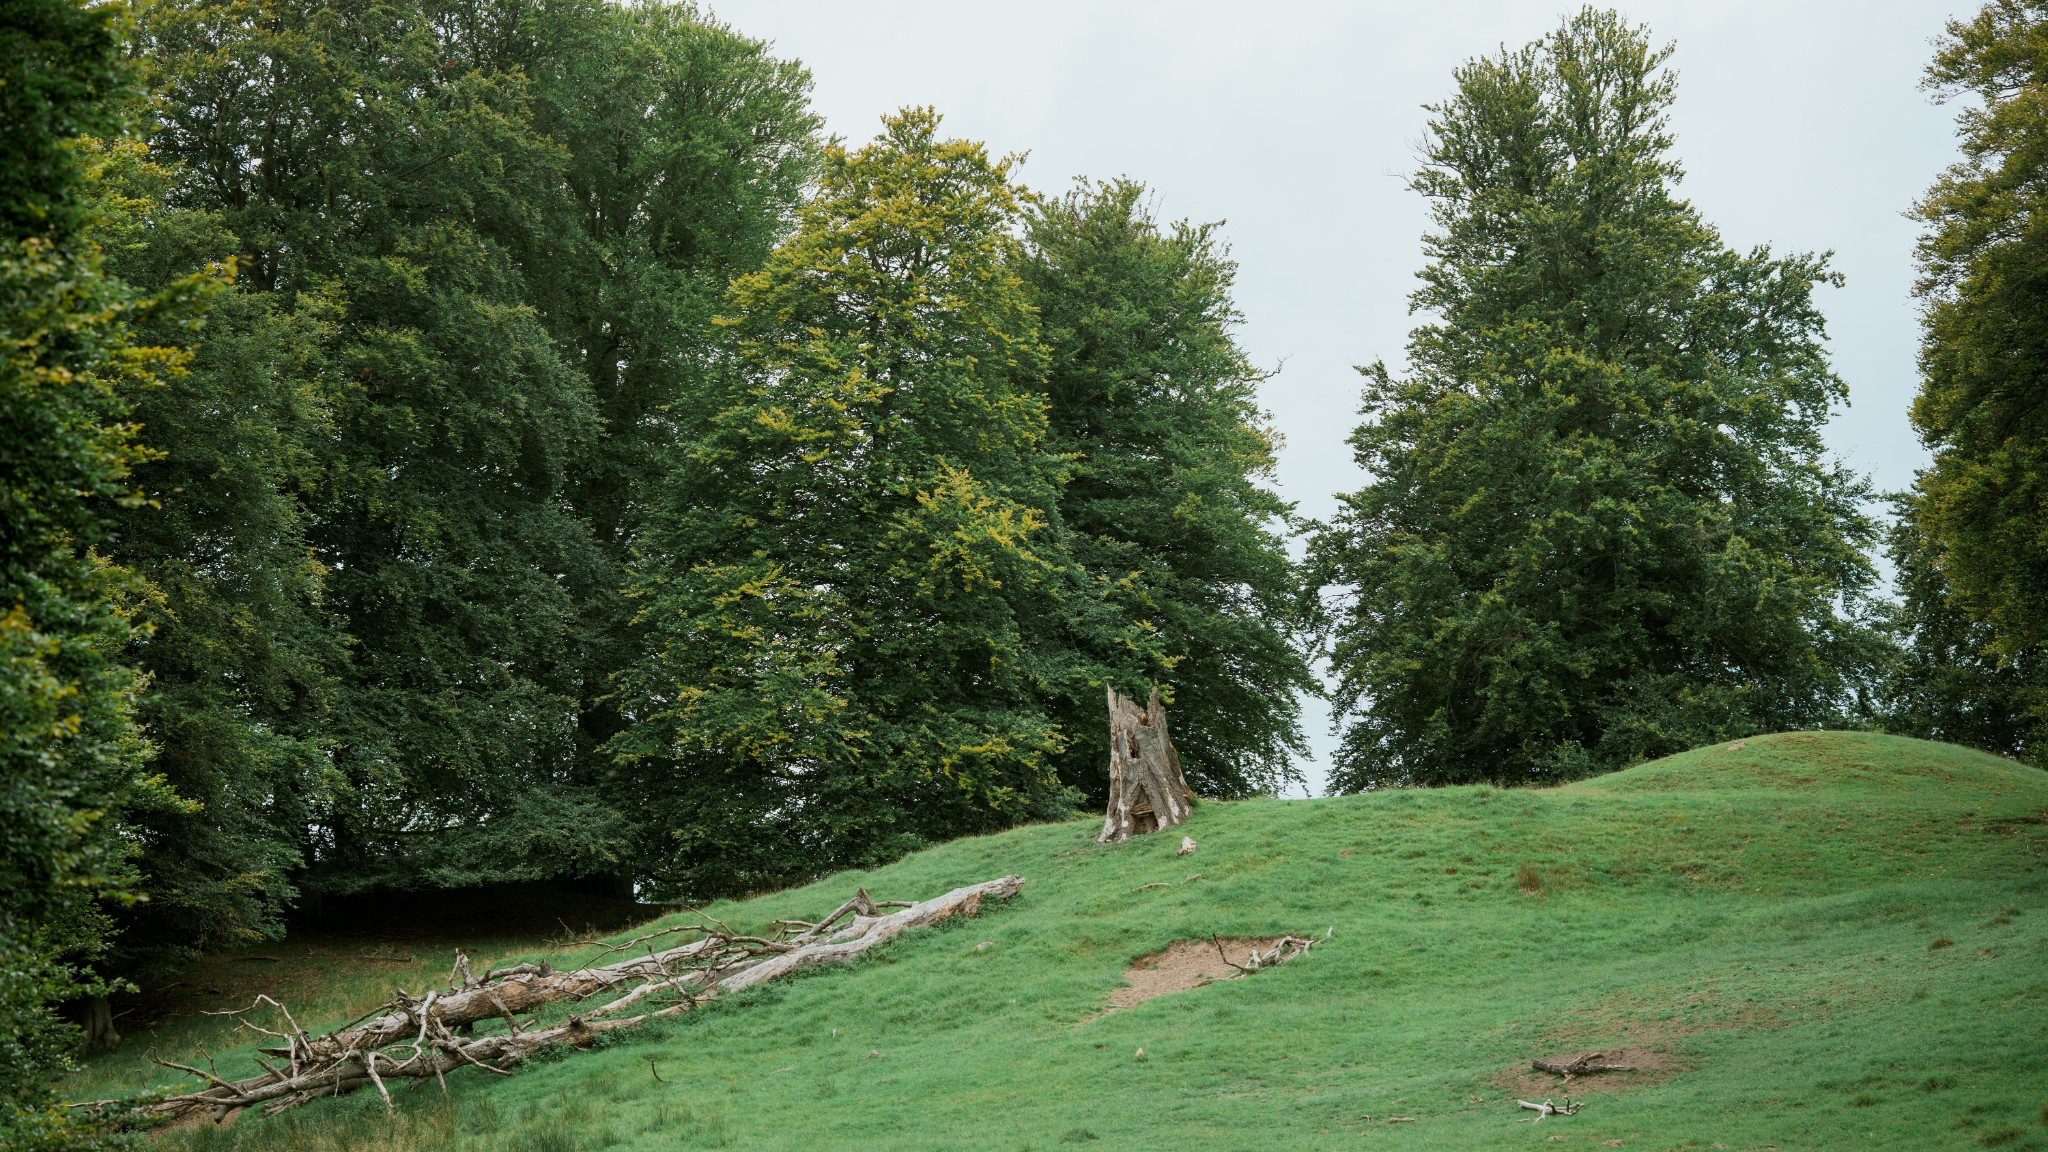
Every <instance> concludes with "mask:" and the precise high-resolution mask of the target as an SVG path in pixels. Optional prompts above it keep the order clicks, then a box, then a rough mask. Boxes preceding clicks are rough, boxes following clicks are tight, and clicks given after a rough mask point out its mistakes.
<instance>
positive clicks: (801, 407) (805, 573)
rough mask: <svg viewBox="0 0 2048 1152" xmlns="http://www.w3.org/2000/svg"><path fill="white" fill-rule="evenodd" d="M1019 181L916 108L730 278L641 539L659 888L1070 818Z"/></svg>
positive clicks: (716, 884) (644, 789)
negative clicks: (698, 406) (751, 265)
mask: <svg viewBox="0 0 2048 1152" xmlns="http://www.w3.org/2000/svg"><path fill="white" fill-rule="evenodd" d="M1008 168H1009V163H1008V161H996V160H991V159H990V158H989V157H988V156H987V154H986V153H985V152H984V151H983V149H982V148H981V147H980V146H979V145H977V144H972V143H968V142H965V141H957V140H946V139H943V138H941V137H940V136H939V135H938V117H937V116H936V114H934V113H932V112H930V111H928V110H922V109H912V110H908V111H906V112H904V113H902V114H901V115H899V116H896V117H892V118H890V119H888V120H887V121H885V127H884V132H883V133H882V135H881V136H880V137H878V138H877V139H876V140H875V141H874V142H872V143H870V144H869V145H867V146H865V147H863V148H860V149H856V150H847V149H843V148H838V147H833V148H828V149H827V150H826V152H825V155H824V163H823V173H822V177H821V183H820V186H819V188H818V189H817V192H816V194H815V196H814V197H813V199H812V200H811V201H810V203H808V204H807V205H806V206H805V207H804V209H803V211H802V213H801V215H800V217H799V225H798V229H797V231H796V233H795V234H794V235H793V236H791V237H790V239H789V240H788V241H786V242H785V243H784V244H783V245H781V246H780V247H779V248H777V249H776V251H775V252H774V254H773V255H772V256H770V257H769V259H768V261H767V263H766V265H765V267H763V268H762V270H761V271H759V272H757V273H754V274H752V275H749V276H746V277H742V278H741V279H739V280H737V281H736V282H735V283H734V285H733V289H732V292H731V295H730V296H729V298H728V301H727V305H726V310H725V314H724V319H723V320H722V323H723V324H724V325H725V326H726V327H727V330H728V331H729V332H730V334H731V339H732V344H733V349H734V354H733V358H732V360H731V362H730V364H729V365H728V367H727V370H726V371H722V372H720V373H718V374H717V375H716V376H715V377H714V378H713V382H712V388H711V392H710V397H711V403H709V404H708V405H706V407H705V409H704V414H703V415H702V416H701V417H699V418H698V419H699V420H701V423H696V424H691V425H685V426H684V429H683V433H682V436H681V438H680V440H681V445H680V446H681V449H682V450H681V451H680V452H679V454H678V457H677V459H676V463H675V466H674V470H673V471H672V472H671V474H670V477H669V481H668V485H669V488H668V491H667V493H666V494H665V499H664V503H663V513H662V514H661V515H660V516H658V517H656V518H655V519H654V520H653V521H652V523H651V524H650V528H649V531H648V534H647V537H646V540H645V541H644V543H643V546H642V559H641V561H640V563H639V565H638V576H639V580H638V583H637V585H636V591H637V593H638V595H639V596H640V597H641V598H642V600H643V607H642V610H641V614H640V620H641V621H642V623H643V624H644V625H645V626H646V627H648V628H649V629H650V630H651V631H652V632H653V633H654V635H655V636H656V638H657V640H656V644H657V655H656V656H655V657H654V658H652V659H650V660H648V661H646V662H644V663H643V664H641V665H640V666H639V667H638V668H636V669H635V670H634V671H633V672H632V673H631V674H629V676H628V677H627V680H626V684H627V690H626V693H625V704H624V710H625V711H626V713H627V714H628V715H629V716H630V717H631V718H632V719H633V720H634V722H635V727H634V728H633V729H631V730H629V731H628V732H626V733H625V734H623V735H622V736H621V737H619V738H617V739H616V740H615V741H614V744H613V747H614V748H615V749H616V750H617V752H618V753H619V755H620V757H621V762H622V772H624V773H626V774H628V775H630V777H631V778H632V780H633V785H632V787H633V788H634V789H635V791H636V792H637V793H638V794H639V795H642V796H644V797H646V798H647V801H648V803H647V806H646V808H645V827H646V829H647V831H646V835H645V842H646V843H647V844H648V845H649V846H650V852H651V853H656V854H655V855H651V856H650V858H649V859H650V864H651V870H652V871H653V872H654V873H655V874H656V876H658V877H659V878H660V879H661V880H662V881H664V882H665V883H666V884H669V885H674V886H676V887H677V888H679V889H682V890H688V891H703V890H706V889H713V890H724V889H730V888H732V887H747V886H758V885H759V884H762V883H769V882H781V881H783V880H786V879H789V878H792V877H795V876H801V875H806V874H809V873H812V872H815V871H819V870H823V869H829V868H835V867H845V866H850V865H854V864H859V863H865V862H872V861H874V860H878V859H883V858H886V857H887V856H890V855H893V854H895V853H897V852H900V851H902V850H904V849H905V848H906V847H908V846H910V845H912V844H915V843H918V842H922V841H926V840H933V839H938V838H942V837H946V836H951V835H956V834H958V833H961V832H965V831H972V830H976V829H983V828H992V827H1000V826H1002V825H1004V824H1007V823H1011V822H1014V821H1016V820H1018V819H1021V818H1024V817H1027V816H1032V815H1037V814H1042V813H1049V812H1055V811H1059V810H1060V809H1061V807H1062V805H1063V804H1064V803H1065V800H1066V796H1067V793H1066V791H1065V789H1064V788H1063V786H1062V785H1061V784H1060V782H1059V781H1058V779H1057V778H1056V776H1055V774H1054V772H1053V770H1052V766H1051V757H1052V756H1053V755H1055V754H1056V753H1057V752H1058V751H1059V750H1060V749H1062V748H1063V747H1064V746H1065V745H1066V742H1067V737H1066V736H1064V735H1063V734H1062V733H1060V731H1059V730H1058V728H1057V726H1056V725H1054V724H1053V723H1052V722H1051V721H1050V719H1049V718H1048V717H1047V715H1046V706H1047V705H1046V701H1047V699H1048V697H1049V696H1052V695H1054V694H1056V693H1058V692H1060V691H1061V690H1062V689H1063V688H1064V687H1065V686H1066V684H1067V682H1068V681H1069V680H1070V679H1072V678H1073V677H1074V675H1075V668H1076V665H1077V664H1079V665H1085V663H1086V661H1085V658H1083V657H1080V656H1079V655H1078V654H1077V653H1075V652H1074V651H1073V649H1072V646H1071V641H1070V640H1069V639H1068V637H1067V636H1066V635H1065V634H1064V629H1065V627H1066V626H1067V625H1068V623H1069V621H1070V619H1071V617H1072V616H1073V615H1074V612H1073V610H1072V609H1071V608H1070V604H1069V599H1068V598H1069V597H1070V596H1072V597H1077V598H1079V599H1081V600H1083V601H1085V600H1086V596H1087V592H1086V585H1085V582H1083V581H1082V579H1081V577H1080V575H1079V574H1078V572H1077V571H1076V567H1075V565H1074V562H1073V561H1072V559H1071V558H1070V557H1069V556H1068V555H1067V554H1066V553H1065V550H1064V546H1063V540H1062V537H1061V535H1060V533H1059V532H1058V531H1057V529H1056V526H1055V525H1054V524H1053V522H1052V521H1051V520H1050V519H1049V518H1048V512H1047V510H1048V509H1049V508H1050V506H1051V504H1052V496H1053V493H1054V491H1055V486H1056V484H1057V482H1058V479H1059V472H1060V462H1059V461H1058V460H1057V459H1056V458H1055V457H1053V456H1052V455H1050V454H1049V453H1047V452H1046V451H1045V450H1044V448H1043V446H1042V445H1043V441H1044V439H1045V434H1046V433H1045V417H1044V407H1043V401H1042V400H1041V399H1040V398H1039V395H1038V393H1037V391H1036V386H1037V383H1038V378H1039V376H1040V374H1041V373H1042V372H1043V370H1044V367H1043V366H1044V356H1045V353H1044V349H1043V346H1042V345H1041V344H1040V342H1039V339H1038V329H1037V322H1036V317H1035V315H1034V314H1033V312H1032V309H1031V307H1030V304H1029V301H1028V299H1027V298H1026V296H1025V294H1024V291H1023V287H1022V285H1021V284H1020V283H1019V281H1018V279H1017V276H1016V273H1015V271H1014V263H1015V242H1014V240H1013V239H1012V236H1011V228H1012V227H1013V225H1014V224H1015V222H1016V219H1017V214H1018V196H1017V193H1016V192H1015V190H1014V189H1013V188H1012V187H1011V186H1010V183H1009V180H1008ZM677 415H678V416H683V417H687V415H688V414H687V413H680V412H679V413H677ZM693 433H694V434H693Z"/></svg>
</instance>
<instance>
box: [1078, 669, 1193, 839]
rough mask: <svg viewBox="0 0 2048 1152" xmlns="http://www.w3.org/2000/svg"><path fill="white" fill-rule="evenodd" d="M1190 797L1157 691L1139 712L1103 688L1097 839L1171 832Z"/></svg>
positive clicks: (1189, 809)
mask: <svg viewBox="0 0 2048 1152" xmlns="http://www.w3.org/2000/svg"><path fill="white" fill-rule="evenodd" d="M1194 803H1195V793H1194V791H1193V790H1192V789H1190V788H1189V787H1188V781H1187V777H1186V776H1184V775H1182V774H1181V768H1180V753H1179V752H1178V751H1177V750H1176V749H1175V748H1174V746H1173V739H1172V738H1171V737H1170V736H1169V735H1167V731H1166V706H1165V705H1164V704H1162V703H1160V701H1159V689H1157V688H1154V689H1152V697H1151V699H1150V700H1149V701H1147V703H1146V705H1145V707H1144V709H1143V710H1140V709H1139V708H1138V705H1137V702H1136V701H1134V700H1132V699H1130V698H1129V697H1127V696H1121V695H1119V694H1118V693H1117V690H1116V689H1115V688H1111V689H1109V811H1108V813H1107V814H1105V815H1104V817H1103V820H1102V834H1101V835H1099V836H1097V837H1096V839H1097V840H1098V841H1112V840H1125V839H1129V838H1130V837H1132V836H1138V835H1143V834H1144V833H1147V832H1156V831H1158V830H1159V829H1161V828H1172V827H1174V826H1176V825H1178V824H1181V823H1183V822H1185V821H1186V820H1187V818H1188V814H1189V813H1190V812H1192V811H1193V810H1194Z"/></svg>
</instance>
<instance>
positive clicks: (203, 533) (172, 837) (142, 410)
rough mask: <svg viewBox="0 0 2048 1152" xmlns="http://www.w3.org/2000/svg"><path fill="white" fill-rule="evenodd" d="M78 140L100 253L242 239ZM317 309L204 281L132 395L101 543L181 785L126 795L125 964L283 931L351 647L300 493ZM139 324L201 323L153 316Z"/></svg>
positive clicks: (157, 744) (148, 255)
mask: <svg viewBox="0 0 2048 1152" xmlns="http://www.w3.org/2000/svg"><path fill="white" fill-rule="evenodd" d="M88 155H89V157H90V160H91V177H92V179H91V186H92V194H93V197H94V199H95V201H96V207H97V213H96V215H97V220H96V222H95V225H94V228H93V236H94V238H95V240H96V242H97V243H98V245H99V246H100V249H101V251H102V252H103V253H104V254H105V257H106V267H107V270H108V271H109V272H110V273H112V274H114V275H117V276H119V277H120V279H121V280H122V281H123V282H124V283H126V284H128V285H130V286H132V287H134V288H136V289H139V290H141V291H144V292H163V291H166V290H169V289H172V288H174V287H175V286H176V285H177V284H179V283H180V282H181V281H183V280H184V279H186V278H188V277H190V276H192V275H194V273H195V271H196V270H202V269H207V268H221V269H226V268H228V267H230V266H231V264H232V261H233V260H234V258H235V255H236V249H237V247H238V246H237V245H236V243H235V239H234V237H233V236H232V235H231V234H230V233H228V232H227V231H226V229H225V228H223V227H222V226H221V224H220V221H219V216H218V214H217V213H214V212H209V211H206V210H203V209H197V208H181V207H176V206H173V205H172V204H170V203H169V202H168V201H169V196H170V194H171V191H172V189H173V188H174V187H175V185H176V176H175V173H173V172H171V171H170V170H168V169H166V168H164V167H163V166H161V165H159V164H157V163H155V162H153V161H152V160H151V159H150V157H149V156H148V154H147V151H146V149H145V146H144V145H143V144H142V142H140V141H137V140H117V141H113V142H110V143H106V144H101V145H97V146H95V147H94V148H93V149H91V150H90V152H89V153H88ZM321 309H322V305H321V304H320V303H319V302H318V301H308V302H307V303H306V304H305V306H304V307H303V308H302V309H297V310H287V309H284V308H281V307H280V306H279V301H278V299H277V297H276V294H274V293H264V292H234V291H217V292H213V293H211V294H209V296H208V297H207V299H206V304H205V308H204V311H203V312H202V313H200V314H199V316H198V317H197V318H198V320H199V321H200V322H201V328H200V331H199V332H198V334H197V335H198V345H197V348H196V350H195V353H194V355H193V356H192V358H191V360H190V361H189V362H188V363H187V364H186V366H185V370H184V371H182V372H179V373H177V374H176V375H174V376H172V377H170V378H169V379H168V380H166V381H165V382H164V383H163V384H162V385H161V386H159V387H155V388H150V389H147V390H144V391H141V392H139V393H136V394H135V395H134V396H133V397H132V400H131V403H130V414H131V417H132V419H133V420H134V422H135V424H136V425H137V427H138V429H139V431H138V436H139V439H140V440H141V442H142V443H143V445H144V446H145V448H146V455H145V458H144V459H143V460H142V461H141V462H140V463H139V464H138V465H137V467H136V468H135V470H134V479H135V482H136V485H137V487H138V488H139V489H140V492H141V495H142V496H143V497H144V498H145V499H144V500H142V501H137V502H130V503H129V504H127V505H126V506H124V507H121V508H118V509H116V510H115V511H114V513H113V515H112V518H111V521H112V522H111V524H110V529H111V530H110V534H109V537H108V547H109V549H110V550H111V552H112V554H113V555H114V557H115V558H116V559H118V560H119V561H120V562H121V564H122V565H123V566H125V567H127V568H128V569H129V570H131V571H132V572H134V573H135V574H136V575H137V576H139V577H141V578H142V579H144V580H146V581H147V582H148V588H149V594H148V595H147V596H145V597H144V598H142V600H141V602H140V604H139V605H138V617H139V620H140V622H141V623H142V625H143V627H142V628H141V629H140V630H139V631H138V632H137V634H136V637H135V639H134V641H133V642H132V643H131V644H130V646H129V648H128V651H127V653H126V656H127V658H128V659H129V660H130V661H131V662H132V663H134V665H135V666H136V667H137V668H138V669H140V670H141V671H142V672H144V673H145V674H147V676H148V678H149V679H148V689H147V691H146V692H144V693H143V695H142V697H141V701H140V709H139V711H138V717H139V719H140V720H141V722H142V725H143V729H144V731H145V732H146V733H147V734H148V737H149V739H150V742H151V744H152V745H153V746H154V749H155V756H154V759H153V765H154V768H155V770H156V772H157V773H159V774H160V775H161V776H162V777H163V778H164V779H165V781H166V782H167V783H168V784H169V785H170V786H171V788H172V789H174V790H175V791H176V793H177V794H178V796H179V797H180V798H181V799H182V800H183V801H184V802H183V803H180V804H176V805H158V806H154V807H151V808H148V809H143V810H137V811H133V812H129V813H126V814H124V818H123V821H122V823H123V831H124V834H125V835H126V836H127V837H128V838H129V839H130V840H131V841H132V842H134V843H135V844H137V845H138V846H139V847H140V849H141V851H140V853H139V855H138V867H139V870H140V873H141V876H140V884H141V887H142V889H143V891H145V892H146V893H148V896H149V899H148V900H147V901H146V902H144V903H140V904H137V905H134V906H132V907H129V908H125V909H121V910H119V912H118V913H117V917H116V919H117V923H118V926H119V928H120V932H119V936H118V937H117V940H116V945H115V948H114V949H113V952H112V954H111V955H110V956H109V958H108V961H107V964H108V965H109V966H111V967H112V968H113V969H114V970H116V971H119V972H121V973H123V974H124V975H130V976H153V975H161V974H163V973H164V972H166V971H168V970H171V968H172V966H174V965H177V964H178V963H179V962H181V961H183V960H186V959H189V958H190V957H191V956H192V955H193V954H194V953H195V952H197V951H206V950H218V949H220V948H223V947H228V946H231V945H237V944H240V945H246V944H249V943H252V942H254V941H255V940H257V939H261V938H264V937H274V936H277V935H279V934H281V933H282V931H283V927H284V926H283V922H282V914H283V912H284V910H285V908H286V906H287V904H288V903H289V901H290V900H291V898H292V896H293V895H294V894H295V888H294V885H293V883H292V880H293V877H294V875H295V874H296V873H297V871H298V869H299V868H300V867H301V865H302V864H303V863H304V853H305V848H306V842H307V839H308V835H309V829H310V827H311V825H312V823H313V819H314V809H315V807H316V804H317V803H318V801H319V799H320V794H321V791H322V787H323V785H322V781H323V778H324V777H325V775H326V772H327V752H328V749H329V743H328V741H327V739H326V737H325V734H324V733H325V728H326V725H327V723H328V721H329V720H330V718H331V713H330V711H329V709H330V706H331V703H332V696H333V683H332V675H331V669H333V668H336V667H339V666H341V665H343V664H344V663H345V662H346V658H347V657H346V650H345V641H344V638H343V636H342V634H341V632H340V630H339V628H338V627H337V626H336V622H335V621H334V620H333V619H332V618H331V617H330V616H329V615H328V613H327V612H326V611H325V608H324V606H323V604H322V602H321V580H322V577H323V575H324V569H323V568H322V567H321V565H320V564H319V562H318V561H317V560H316V559H315V557H314V556H313V553H312V548H311V546H310V544H309V543H308V541H307V539H306V535H305V520H306V516H305V511H304V509H303V507H302V505H301V503H300V497H301V496H303V495H305V494H306V493H307V492H308V491H309V490H310V487H311V485H312V484H313V483H314V481H315V480H316V479H317V476H316V474H315V471H314V468H313V456H314V452H315V449H316V446H317V445H318V443H319V441H320V440H321V438H322V437H323V436H325V435H327V434H328V433H329V432H330V426H329V424H328V420H327V405H326V394H325V391H324V390H323V388H322V387H321V373H320V371H319V368H318V364H319V359H320V357H321V355H322V352H323V351H324V348H325V346H326V344H327V342H328V341H329V340H330V339H331V338H332V336H333V328H332V325H331V324H330V323H328V322H327V321H326V319H325V318H324V316H323V315H321ZM138 332H139V334H141V335H142V336H143V337H144V338H146V339H149V340H151V341H153V342H156V343H170V342H172V341H175V340H179V339H184V340H191V339H192V338H193V335H194V334H193V333H192V332H190V331H189V330H181V328H180V327H179V326H176V325H173V324H170V323H167V322H166V320H165V319H164V318H157V317H152V318H149V319H148V320H147V321H146V322H145V323H143V324H142V325H141V326H140V327H139V328H138Z"/></svg>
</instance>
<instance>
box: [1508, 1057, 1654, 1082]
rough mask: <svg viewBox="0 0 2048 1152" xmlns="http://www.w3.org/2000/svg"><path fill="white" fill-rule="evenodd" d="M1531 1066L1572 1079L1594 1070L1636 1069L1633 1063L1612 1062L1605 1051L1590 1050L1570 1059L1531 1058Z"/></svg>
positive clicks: (1620, 1070) (1621, 1070) (1625, 1070)
mask: <svg viewBox="0 0 2048 1152" xmlns="http://www.w3.org/2000/svg"><path fill="white" fill-rule="evenodd" d="M1529 1067H1531V1068H1534V1069H1535V1070H1536V1071H1538V1072H1549V1073H1552V1074H1553V1075H1557V1076H1562V1077H1564V1078H1565V1079H1566V1080H1570V1079H1571V1078H1572V1077H1574V1076H1584V1075H1587V1074H1589V1073H1593V1072H1633V1071H1635V1070H1636V1068H1635V1065H1633V1064H1614V1063H1610V1062H1609V1061H1608V1059H1607V1053H1605V1052H1588V1053H1586V1054H1585V1055H1583V1056H1575V1057H1573V1058H1572V1059H1570V1060H1531V1061H1529Z"/></svg>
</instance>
